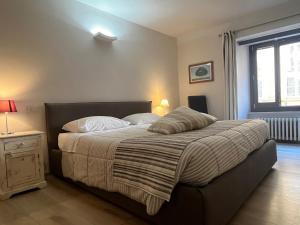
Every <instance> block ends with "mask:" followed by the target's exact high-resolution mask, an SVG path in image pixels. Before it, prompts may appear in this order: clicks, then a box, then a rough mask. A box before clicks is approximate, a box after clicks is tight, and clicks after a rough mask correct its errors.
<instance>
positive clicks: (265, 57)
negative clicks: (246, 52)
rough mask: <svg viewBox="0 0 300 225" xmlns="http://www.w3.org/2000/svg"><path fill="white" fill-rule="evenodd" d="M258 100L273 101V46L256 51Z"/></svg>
mask: <svg viewBox="0 0 300 225" xmlns="http://www.w3.org/2000/svg"><path fill="white" fill-rule="evenodd" d="M256 59H257V89H258V90H257V93H258V102H259V103H267V102H275V66H274V65H275V63H274V61H275V60H274V47H272V46H271V47H266V48H262V49H258V50H257V51H256Z"/></svg>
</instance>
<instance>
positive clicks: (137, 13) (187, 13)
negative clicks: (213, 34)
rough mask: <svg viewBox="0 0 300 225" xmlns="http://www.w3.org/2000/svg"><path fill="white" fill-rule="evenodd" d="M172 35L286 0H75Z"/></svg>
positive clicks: (223, 21) (214, 23) (231, 18)
mask: <svg viewBox="0 0 300 225" xmlns="http://www.w3.org/2000/svg"><path fill="white" fill-rule="evenodd" d="M78 1H80V2H82V3H85V4H87V5H89V6H92V7H95V8H97V9H99V10H102V11H105V12H108V13H110V14H112V15H115V16H118V17H120V18H123V19H125V20H127V21H130V22H133V23H136V24H139V25H142V26H144V27H147V28H150V29H153V30H156V31H159V32H161V33H164V34H168V35H171V36H178V35H180V34H182V33H185V32H189V31H192V30H193V29H200V28H205V27H209V26H215V25H219V24H221V23H225V22H228V21H230V20H233V19H235V18H237V17H239V16H242V15H245V14H249V13H252V12H255V11H258V10H262V9H266V8H271V7H273V6H276V5H279V4H282V3H285V2H287V1H288V0H126V1H124V0H78Z"/></svg>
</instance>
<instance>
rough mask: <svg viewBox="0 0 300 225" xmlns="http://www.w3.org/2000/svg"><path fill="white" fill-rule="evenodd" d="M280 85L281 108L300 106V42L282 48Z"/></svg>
mask: <svg viewBox="0 0 300 225" xmlns="http://www.w3.org/2000/svg"><path fill="white" fill-rule="evenodd" d="M280 84H281V106H297V105H300V42H296V43H292V44H286V45H282V46H280ZM297 90H298V91H297Z"/></svg>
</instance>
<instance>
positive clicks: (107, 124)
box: [62, 116, 129, 133]
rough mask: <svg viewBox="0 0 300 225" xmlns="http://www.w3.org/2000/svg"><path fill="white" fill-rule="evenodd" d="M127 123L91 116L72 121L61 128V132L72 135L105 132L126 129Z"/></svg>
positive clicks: (113, 118)
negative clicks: (64, 131)
mask: <svg viewBox="0 0 300 225" xmlns="http://www.w3.org/2000/svg"><path fill="white" fill-rule="evenodd" d="M128 126H129V122H128V121H125V120H121V119H118V118H115V117H110V116H91V117H85V118H81V119H78V120H73V121H71V122H69V123H67V124H65V125H64V126H63V128H62V129H63V130H66V131H69V132H72V133H86V132H93V131H105V130H112V129H117V128H122V127H128Z"/></svg>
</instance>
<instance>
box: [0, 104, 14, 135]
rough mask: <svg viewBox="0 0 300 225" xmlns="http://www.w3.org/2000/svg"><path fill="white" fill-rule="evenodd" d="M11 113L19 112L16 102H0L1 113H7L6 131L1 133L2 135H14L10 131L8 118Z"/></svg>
mask: <svg viewBox="0 0 300 225" xmlns="http://www.w3.org/2000/svg"><path fill="white" fill-rule="evenodd" d="M9 112H17V107H16V104H15V101H14V100H0V113H5V125H6V131H5V132H3V133H1V134H2V135H8V134H12V132H9V131H8V120H7V116H8V113H9Z"/></svg>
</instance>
